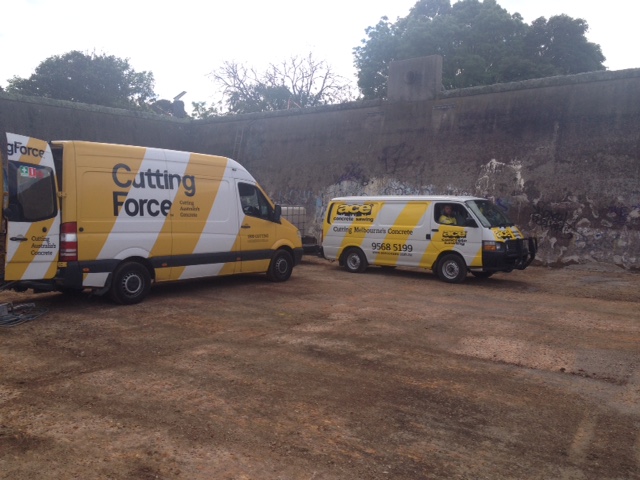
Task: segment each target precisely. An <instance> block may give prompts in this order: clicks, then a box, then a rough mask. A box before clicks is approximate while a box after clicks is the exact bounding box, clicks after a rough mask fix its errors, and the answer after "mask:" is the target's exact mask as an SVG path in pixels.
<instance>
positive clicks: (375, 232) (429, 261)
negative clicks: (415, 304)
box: [322, 196, 537, 283]
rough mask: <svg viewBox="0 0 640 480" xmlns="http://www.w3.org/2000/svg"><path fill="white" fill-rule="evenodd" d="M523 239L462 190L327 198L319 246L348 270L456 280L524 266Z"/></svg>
mask: <svg viewBox="0 0 640 480" xmlns="http://www.w3.org/2000/svg"><path fill="white" fill-rule="evenodd" d="M536 250H537V242H536V239H535V238H525V237H524V235H522V233H521V232H520V230H519V229H518V228H517V227H516V226H515V225H514V224H513V222H511V220H509V218H508V217H507V216H506V214H505V213H504V212H503V211H502V210H500V208H498V207H496V206H495V205H494V204H493V203H491V202H490V201H489V200H487V199H484V198H478V197H466V196H371V197H339V198H334V199H332V200H331V202H330V203H329V205H328V207H327V213H326V216H325V219H324V224H323V239H322V252H323V255H324V257H325V258H326V259H328V260H338V261H339V263H340V265H341V266H344V267H345V268H346V269H347V271H349V272H353V273H359V272H363V271H364V270H365V269H366V268H367V266H369V265H378V266H386V267H395V266H407V267H421V268H427V269H431V270H433V271H435V272H436V274H437V275H438V277H439V278H440V279H442V280H444V281H445V282H450V283H457V282H461V281H463V280H464V279H465V277H466V276H467V273H468V272H471V273H472V274H473V275H475V276H476V277H485V278H486V277H489V276H491V275H492V274H494V273H495V272H510V271H512V270H514V269H519V270H523V269H525V268H526V267H527V266H528V265H529V264H530V263H531V262H532V261H533V259H534V258H535V254H536Z"/></svg>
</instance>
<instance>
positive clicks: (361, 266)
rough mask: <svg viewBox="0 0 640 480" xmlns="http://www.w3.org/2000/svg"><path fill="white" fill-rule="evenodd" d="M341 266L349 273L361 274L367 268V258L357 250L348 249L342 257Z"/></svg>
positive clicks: (353, 248)
mask: <svg viewBox="0 0 640 480" xmlns="http://www.w3.org/2000/svg"><path fill="white" fill-rule="evenodd" d="M342 264H343V265H344V268H345V269H346V270H347V272H349V273H362V272H364V271H365V270H366V269H367V267H368V266H369V264H368V262H367V257H365V256H364V252H363V251H362V250H360V249H359V248H355V247H352V248H349V249H347V251H346V252H344V254H343V256H342Z"/></svg>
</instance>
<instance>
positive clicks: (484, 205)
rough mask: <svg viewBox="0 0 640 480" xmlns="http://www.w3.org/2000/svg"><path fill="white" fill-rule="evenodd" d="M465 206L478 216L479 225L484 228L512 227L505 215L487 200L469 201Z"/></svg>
mask: <svg viewBox="0 0 640 480" xmlns="http://www.w3.org/2000/svg"><path fill="white" fill-rule="evenodd" d="M467 205H468V206H469V208H470V209H471V211H472V212H473V213H475V214H476V215H477V216H478V218H479V219H480V223H482V225H483V226H485V227H488V228H492V227H511V226H513V222H512V221H511V220H510V219H509V217H507V215H506V213H504V212H503V211H502V210H500V209H499V208H498V207H496V206H495V205H494V204H493V203H491V202H490V201H488V200H470V201H468V202H467Z"/></svg>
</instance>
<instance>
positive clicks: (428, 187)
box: [0, 69, 640, 270]
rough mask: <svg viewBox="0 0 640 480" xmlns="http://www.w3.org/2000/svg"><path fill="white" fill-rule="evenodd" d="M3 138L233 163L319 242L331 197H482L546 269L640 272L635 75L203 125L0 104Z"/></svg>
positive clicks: (14, 101)
mask: <svg viewBox="0 0 640 480" xmlns="http://www.w3.org/2000/svg"><path fill="white" fill-rule="evenodd" d="M409 97H411V96H409ZM0 127H1V130H6V131H13V132H16V133H21V134H25V135H31V136H36V137H40V138H48V139H70V138H73V139H85V140H97V141H106V142H116V143H128V144H137V145H146V146H155V147H165V148H175V149H180V150H191V151H197V152H202V153H215V154H221V155H226V156H230V157H232V158H235V159H236V160H238V161H239V162H241V163H242V164H244V165H245V166H246V167H247V168H249V170H250V171H251V172H252V173H253V174H254V176H256V178H258V180H259V181H260V182H261V184H262V185H263V186H264V187H265V189H266V190H267V192H268V193H269V194H270V195H271V196H272V197H273V198H274V200H276V201H278V202H279V203H282V204H286V205H302V206H305V207H306V208H307V212H308V217H307V222H308V224H309V225H310V227H309V230H310V231H311V232H307V233H314V234H316V235H318V236H319V232H320V226H319V225H320V221H321V217H322V214H323V212H324V207H325V206H326V204H327V202H328V200H329V199H330V198H331V197H333V196H336V195H345V194H354V195H358V194H472V195H481V196H486V197H490V198H492V199H493V200H494V201H495V202H496V204H497V205H499V206H500V207H501V208H502V209H504V210H505V211H506V212H507V213H508V214H509V216H510V217H511V218H512V219H513V220H515V221H516V222H517V223H518V224H520V225H521V227H523V229H524V230H525V231H526V233H529V234H533V235H536V236H538V237H539V238H540V246H541V251H540V255H539V260H540V261H541V262H543V263H544V264H547V265H564V264H569V263H577V262H579V263H584V262H591V261H600V262H608V263H612V264H616V265H619V266H621V267H624V268H626V269H634V270H635V269H640V69H633V70H625V71H619V72H598V73H591V74H582V75H574V76H570V77H553V78H547V79H541V80H531V81H526V82H521V83H514V84H502V85H494V86H490V87H482V88H474V89H464V90H456V91H451V92H438V93H437V95H435V98H434V99H431V100H417V101H416V100H404V101H403V100H396V101H385V102H382V101H371V102H355V103H351V104H347V105H339V106H330V107H320V108H313V109H304V110H289V111H285V112H275V113H271V114H253V115H243V116H236V117H221V118H216V119H212V120H207V121H189V120H176V119H165V118H163V117H157V116H153V115H144V114H132V113H130V112H124V111H120V110H113V109H104V108H99V107H87V106H82V105H75V104H70V103H68V102H52V101H43V100H40V99H33V98H29V97H15V96H10V95H7V94H0Z"/></svg>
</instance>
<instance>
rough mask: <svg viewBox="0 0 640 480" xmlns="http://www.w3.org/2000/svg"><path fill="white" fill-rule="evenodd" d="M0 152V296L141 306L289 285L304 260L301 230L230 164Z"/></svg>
mask: <svg viewBox="0 0 640 480" xmlns="http://www.w3.org/2000/svg"><path fill="white" fill-rule="evenodd" d="M1 140H4V139H1ZM3 143H4V145H2V147H3V148H0V156H1V157H2V163H3V168H2V170H1V172H2V175H1V176H2V183H3V185H4V192H3V193H4V196H3V206H2V207H3V208H2V209H1V211H0V256H1V257H2V260H1V261H0V288H12V289H16V290H25V289H27V288H32V289H33V290H34V291H51V290H62V291H80V290H85V289H86V290H91V291H93V292H95V293H98V294H103V293H109V294H110V296H111V298H113V300H114V301H116V302H117V303H121V304H133V303H138V302H140V301H141V300H142V299H143V298H144V297H145V296H146V295H147V293H148V292H149V288H150V286H151V284H152V283H159V282H169V281H178V280H186V279H197V278H204V277H214V276H219V275H232V274H241V273H266V274H267V276H268V277H269V279H271V280H273V281H284V280H287V279H288V278H289V276H290V275H291V272H292V269H293V267H294V265H296V264H298V263H299V262H300V259H301V257H302V253H303V250H302V242H301V238H300V232H299V231H298V229H297V228H296V227H294V226H293V225H291V224H290V223H289V222H288V221H287V220H286V219H284V218H281V207H280V206H279V205H275V204H274V203H273V202H272V201H271V200H270V199H269V197H268V196H267V195H266V193H265V192H264V191H263V190H262V189H261V187H260V185H258V183H257V182H256V180H255V179H254V178H253V176H252V175H251V174H250V173H249V172H248V171H247V170H246V169H245V168H244V167H243V166H242V165H240V164H239V163H237V162H235V161H234V160H232V159H229V158H226V157H221V156H214V155H203V154H197V153H191V152H180V151H174V150H166V149H158V148H148V147H138V146H129V145H114V144H105V143H94V142H85V141H73V140H71V141H54V142H51V143H48V142H46V141H43V140H38V139H35V138H31V137H26V136H22V135H17V134H13V133H7V134H6V141H5V142H3V141H0V144H3Z"/></svg>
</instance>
